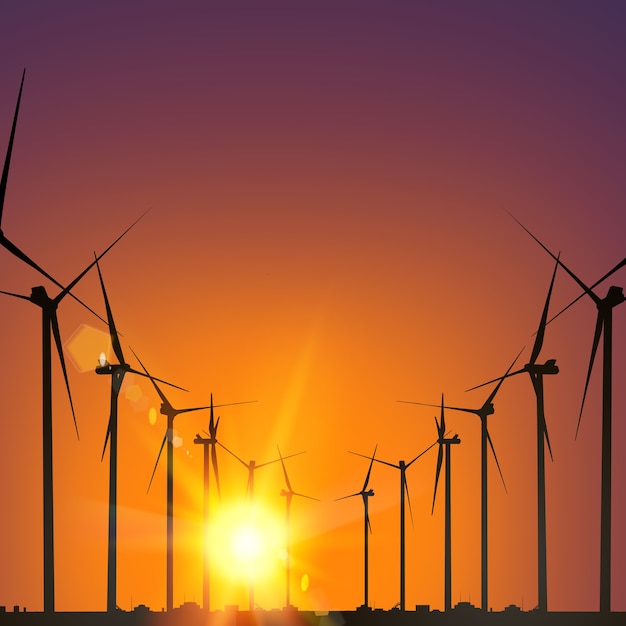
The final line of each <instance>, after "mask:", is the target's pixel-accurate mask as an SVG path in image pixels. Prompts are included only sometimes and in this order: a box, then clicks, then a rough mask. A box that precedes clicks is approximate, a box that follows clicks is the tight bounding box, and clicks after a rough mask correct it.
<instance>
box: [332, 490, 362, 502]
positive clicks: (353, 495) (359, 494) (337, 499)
mask: <svg viewBox="0 0 626 626" xmlns="http://www.w3.org/2000/svg"><path fill="white" fill-rule="evenodd" d="M362 495H363V494H362V493H361V492H360V491H357V492H356V493H351V494H350V495H348V496H341V498H335V502H338V501H339V500H346V499H347V498H354V497H355V496H362Z"/></svg>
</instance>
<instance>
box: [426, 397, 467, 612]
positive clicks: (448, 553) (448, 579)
mask: <svg viewBox="0 0 626 626" xmlns="http://www.w3.org/2000/svg"><path fill="white" fill-rule="evenodd" d="M435 423H436V424H437V443H438V444H439V452H438V455H437V472H436V474H435V491H434V493H433V506H432V512H434V511H435V499H436V498H437V484H438V483H439V474H440V472H441V464H442V463H443V457H444V447H445V458H446V509H445V529H444V538H445V539H444V541H445V554H444V569H445V572H444V606H445V610H446V611H449V610H450V609H451V608H452V505H451V495H452V494H451V492H452V489H451V454H450V452H451V450H450V446H452V445H456V444H459V443H461V440H460V439H459V436H458V435H457V434H455V435H454V436H453V437H446V418H445V415H444V403H443V394H441V421H440V422H439V421H437V418H436V417H435Z"/></svg>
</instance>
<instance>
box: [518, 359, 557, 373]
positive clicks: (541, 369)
mask: <svg viewBox="0 0 626 626" xmlns="http://www.w3.org/2000/svg"><path fill="white" fill-rule="evenodd" d="M524 370H526V371H527V372H528V373H529V374H539V375H544V374H546V375H552V374H558V373H559V368H558V366H557V364H556V359H548V360H547V361H546V362H545V363H544V364H543V365H540V364H537V363H527V364H526V365H525V366H524Z"/></svg>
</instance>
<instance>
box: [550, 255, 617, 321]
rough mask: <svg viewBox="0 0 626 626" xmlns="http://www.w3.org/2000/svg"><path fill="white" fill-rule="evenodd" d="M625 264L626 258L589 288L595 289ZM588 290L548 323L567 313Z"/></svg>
mask: <svg viewBox="0 0 626 626" xmlns="http://www.w3.org/2000/svg"><path fill="white" fill-rule="evenodd" d="M624 265H626V258H625V259H623V260H622V261H620V262H619V263H618V264H617V265H616V266H615V267H614V268H613V269H612V270H611V271H610V272H607V273H606V274H605V275H604V276H603V277H602V278H599V279H598V280H596V282H595V283H593V285H591V286H590V287H589V290H590V291H591V290H593V289H595V288H596V287H597V286H598V285H599V284H600V283H602V282H604V281H605V280H606V279H607V278H609V277H610V276H612V275H613V274H614V273H615V272H617V270H619V269H621V268H622V267H624ZM586 294H587V292H586V291H583V293H581V294H580V295H579V296H578V297H577V298H574V299H573V300H572V301H571V302H570V303H569V304H568V305H567V306H566V307H564V308H563V309H561V310H560V311H559V312H558V313H557V314H556V315H553V316H552V317H551V318H550V319H549V320H548V324H550V323H551V322H553V321H554V320H555V319H556V318H557V317H559V316H560V315H563V313H565V311H567V309H569V308H570V307H571V306H573V305H574V304H576V303H577V302H578V301H579V300H580V299H581V298H582V297H583V296H584V295H586Z"/></svg>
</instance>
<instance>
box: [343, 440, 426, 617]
mask: <svg viewBox="0 0 626 626" xmlns="http://www.w3.org/2000/svg"><path fill="white" fill-rule="evenodd" d="M436 444H437V442H436V441H435V443H433V444H431V445H430V446H428V448H426V450H424V451H423V452H420V453H419V454H418V455H417V456H416V457H414V458H413V459H412V460H410V461H409V462H408V463H406V462H405V461H398V464H397V465H396V464H395V463H389V462H388V461H383V460H381V459H374V461H376V462H377V463H382V464H383V465H388V466H389V467H394V468H395V469H397V470H400V603H399V606H400V610H401V611H405V610H406V575H405V569H406V568H405V563H406V561H405V517H406V516H405V506H404V502H405V494H406V501H407V502H408V505H409V513H410V514H411V521H413V513H412V511H411V498H410V496H409V485H408V483H407V481H406V471H407V469H409V467H411V465H413V463H415V461H417V459H419V458H420V457H421V456H422V455H424V454H426V453H427V452H428V451H429V450H430V449H431V448H432V447H434V446H435V445H436ZM352 454H356V455H357V456H362V457H364V458H366V459H370V458H372V457H369V456H366V455H365V454H360V453H359V452H352Z"/></svg>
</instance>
